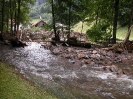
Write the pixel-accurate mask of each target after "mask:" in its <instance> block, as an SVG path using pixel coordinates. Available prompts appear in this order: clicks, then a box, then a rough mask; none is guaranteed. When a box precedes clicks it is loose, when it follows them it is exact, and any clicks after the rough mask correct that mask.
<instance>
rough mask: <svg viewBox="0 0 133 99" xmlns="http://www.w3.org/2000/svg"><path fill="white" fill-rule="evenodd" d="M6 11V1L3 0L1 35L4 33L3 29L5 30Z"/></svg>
mask: <svg viewBox="0 0 133 99" xmlns="http://www.w3.org/2000/svg"><path fill="white" fill-rule="evenodd" d="M4 9H5V0H2V13H1V14H2V18H1V19H2V20H1V33H3V28H4Z"/></svg>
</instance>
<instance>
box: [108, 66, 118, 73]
mask: <svg viewBox="0 0 133 99" xmlns="http://www.w3.org/2000/svg"><path fill="white" fill-rule="evenodd" d="M110 71H111V72H117V71H118V67H117V66H115V65H112V66H110Z"/></svg>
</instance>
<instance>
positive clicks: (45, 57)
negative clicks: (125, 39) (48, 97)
mask: <svg viewBox="0 0 133 99" xmlns="http://www.w3.org/2000/svg"><path fill="white" fill-rule="evenodd" d="M27 44H28V46H27V47H25V48H12V47H11V46H5V45H1V46H0V58H1V59H2V60H4V61H6V62H8V63H10V64H11V65H13V66H14V67H15V69H16V70H18V71H19V72H20V73H22V74H23V75H24V76H25V77H27V78H28V79H30V80H31V81H33V82H35V83H36V84H38V85H39V86H41V87H42V88H45V89H46V90H47V91H48V92H50V93H52V94H54V95H55V96H56V97H57V98H59V99H133V79H131V78H129V77H128V76H126V75H123V76H122V77H117V76H116V75H115V74H112V73H105V72H103V71H100V69H99V68H97V67H95V66H89V65H82V66H74V65H73V64H72V63H71V62H69V61H71V60H66V59H61V58H60V57H58V56H54V55H52V54H51V52H50V51H49V50H47V49H45V48H43V47H42V46H41V43H35V42H32V43H27Z"/></svg>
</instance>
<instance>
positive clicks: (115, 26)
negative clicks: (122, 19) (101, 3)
mask: <svg viewBox="0 0 133 99" xmlns="http://www.w3.org/2000/svg"><path fill="white" fill-rule="evenodd" d="M118 12H119V0H115V4H114V22H113V43H114V44H115V43H116V31H117V21H118Z"/></svg>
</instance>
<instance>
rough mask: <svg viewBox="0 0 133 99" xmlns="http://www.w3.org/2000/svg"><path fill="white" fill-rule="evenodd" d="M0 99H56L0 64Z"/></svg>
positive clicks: (7, 66)
mask: <svg viewBox="0 0 133 99" xmlns="http://www.w3.org/2000/svg"><path fill="white" fill-rule="evenodd" d="M0 99H57V98H55V97H54V96H52V95H51V94H49V93H47V92H46V91H45V90H44V89H41V88H40V87H38V86H36V85H35V84H33V83H32V82H30V81H28V80H27V79H25V78H24V77H23V76H22V75H21V74H20V73H18V72H17V71H15V70H14V69H13V68H11V67H10V66H9V65H7V64H5V63H2V62H0Z"/></svg>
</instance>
